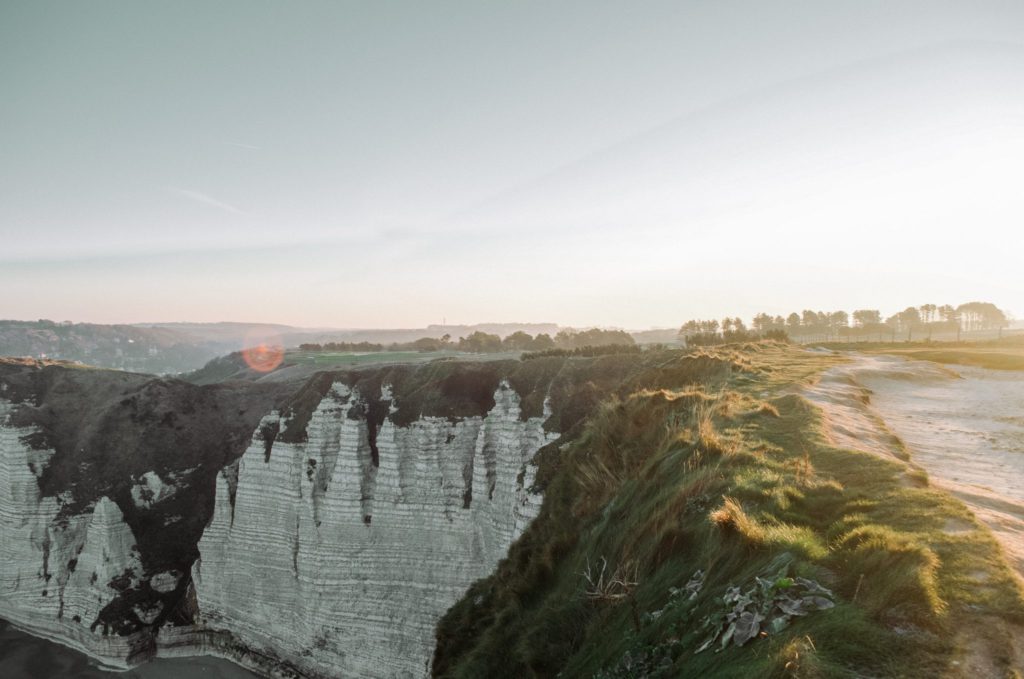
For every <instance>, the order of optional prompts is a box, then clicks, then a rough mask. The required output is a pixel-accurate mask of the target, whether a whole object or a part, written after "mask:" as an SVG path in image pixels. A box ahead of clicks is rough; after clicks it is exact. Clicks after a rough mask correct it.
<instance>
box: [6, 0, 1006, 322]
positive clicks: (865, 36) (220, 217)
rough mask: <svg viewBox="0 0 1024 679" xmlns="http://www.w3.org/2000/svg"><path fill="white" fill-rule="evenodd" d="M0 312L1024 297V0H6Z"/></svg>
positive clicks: (307, 312) (141, 317)
mask: <svg viewBox="0 0 1024 679" xmlns="http://www.w3.org/2000/svg"><path fill="white" fill-rule="evenodd" d="M0 88H2V91H3V92H4V96H3V97H2V99H0V236H2V240H0V290H3V291H4V292H3V295H2V296H0V317H6V318H39V317H47V318H53V319H56V320H63V319H71V320H76V321H97V322H138V321H150V320H152V321H156V320H198V321H213V320H247V321H273V322H282V323H292V324H300V325H314V326H327V325H333V326H345V327H354V326H378V327H379V326H416V325H423V324H425V323H432V322H440V320H441V318H442V317H446V318H447V319H448V320H449V322H478V321H492V320H493V321H498V320H522V321H526V320H549V321H556V322H560V323H565V324H574V325H588V324H602V325H616V326H626V327H634V328H641V327H648V326H654V325H663V326H672V325H677V324H678V323H680V322H681V321H682V320H685V319H686V318H689V317H693V316H721V315H723V314H726V313H729V314H740V315H744V316H749V315H751V314H753V313H755V312H757V311H760V310H766V311H769V312H772V313H782V312H787V311H789V310H792V309H800V308H805V307H813V308H847V309H851V308H854V307H861V306H872V307H882V308H883V309H884V310H894V309H895V308H896V307H902V306H906V305H907V304H921V303H925V302H935V303H943V302H951V303H958V302H962V301H966V300H968V299H975V298H980V299H989V300H991V301H994V302H995V303H997V304H999V305H1001V306H1003V307H1006V308H1008V309H1009V310H1010V311H1011V312H1014V313H1019V314H1024V275H1022V274H1021V264H1020V257H1021V255H1020V253H1021V252H1022V251H1024V247H1022V246H1024V236H1022V233H1024V228H1022V226H1024V224H1022V218H1024V192H1022V191H1021V190H1020V188H1019V178H1020V177H1021V176H1024V3H1019V2H974V3H963V2H938V1H927V2H912V1H905V2H892V1H891V0H890V1H886V2H829V3H822V2H777V3H763V2H722V1H718V2H710V1H699V2H679V1H676V2H641V3H636V2H619V3H612V2H599V1H591V2H579V3H569V2H559V3H551V2H543V3H541V2H536V3H534V2H514V3H491V2H468V1H467V2H373V3H370V2H324V3H314V2H248V1H247V2H218V3H205V2H176V3H157V2H90V3H77V2H64V3H47V2H21V3H19V2H10V1H7V2H2V3H0Z"/></svg>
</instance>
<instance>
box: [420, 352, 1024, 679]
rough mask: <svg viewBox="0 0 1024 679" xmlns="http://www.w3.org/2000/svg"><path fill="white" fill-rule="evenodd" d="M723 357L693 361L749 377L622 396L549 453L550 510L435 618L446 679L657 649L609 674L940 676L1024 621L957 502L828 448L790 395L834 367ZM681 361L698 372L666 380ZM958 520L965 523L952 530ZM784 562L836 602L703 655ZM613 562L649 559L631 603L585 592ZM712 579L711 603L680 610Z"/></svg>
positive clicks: (638, 566)
mask: <svg viewBox="0 0 1024 679" xmlns="http://www.w3.org/2000/svg"><path fill="white" fill-rule="evenodd" d="M716 351H717V353H714V354H712V353H702V358H700V359H699V360H700V361H722V362H729V363H730V364H731V365H742V366H745V369H744V370H741V371H737V370H726V371H721V372H720V373H718V377H717V378H714V379H710V380H709V379H707V376H708V375H713V374H716V373H714V372H713V371H708V370H707V369H706V365H705V366H704V369H703V370H702V371H701V373H700V377H697V375H696V373H695V379H694V382H695V383H694V384H692V385H690V386H689V387H680V388H677V389H659V390H644V389H640V390H638V391H636V392H635V393H633V394H631V395H629V396H626V397H622V398H618V399H610V400H608V401H607V402H606V403H605V404H604V405H603V406H602V407H601V408H600V409H598V410H597V411H596V413H595V414H594V415H592V416H591V417H590V418H589V420H588V422H587V424H586V426H585V427H584V428H583V430H582V432H581V433H580V434H579V436H578V437H577V438H575V440H573V441H572V442H571V443H569V444H568V445H565V446H564V448H563V449H562V450H561V451H560V452H555V453H553V452H552V451H551V450H548V451H547V452H546V453H545V454H544V455H542V456H541V465H542V466H541V470H540V474H539V476H541V477H544V478H546V479H547V481H546V484H545V485H546V496H545V500H544V504H543V507H542V510H541V514H540V516H539V517H538V518H537V519H536V520H535V521H534V523H533V524H532V525H531V526H530V528H529V529H528V530H527V531H526V533H525V534H524V535H523V537H522V538H521V539H520V540H519V541H518V542H516V543H515V544H514V545H513V547H512V549H511V550H510V553H509V557H508V558H507V559H506V560H504V561H503V562H502V563H501V564H500V565H499V567H498V569H497V570H496V572H495V573H494V574H493V575H492V576H490V577H488V578H486V579H484V580H481V581H479V582H478V583H476V584H474V585H473V586H472V587H471V588H470V590H469V591H468V592H467V594H466V596H465V597H464V598H463V599H462V600H461V601H460V602H459V603H458V604H457V605H456V606H454V607H453V608H452V609H451V610H450V611H449V612H448V614H447V615H446V616H445V617H444V619H443V620H442V621H441V623H440V625H439V628H438V648H437V653H436V656H435V661H434V671H435V673H436V674H437V675H439V676H446V677H466V678H468V677H480V676H516V677H532V676H537V677H544V676H555V675H560V676H563V677H589V676H595V675H598V674H599V673H601V672H614V671H617V670H616V668H618V669H621V668H623V667H626V666H627V665H628V666H630V667H632V666H633V664H636V662H637V661H636V660H635V659H636V658H646V657H655V656H656V657H658V658H659V659H660V660H659V663H661V664H659V665H657V667H654V668H646V669H645V670H644V672H643V673H640V672H639V671H638V672H637V673H634V674H632V675H630V674H629V673H628V672H627V673H626V674H614V673H612V674H608V675H607V676H666V677H668V676H673V677H674V676H693V677H698V676H699V677H745V678H747V677H772V676H778V677H783V676H799V677H819V676H821V677H826V676H837V677H853V676H908V677H909V676H942V675H943V674H944V673H947V672H949V671H951V669H952V668H955V665H954V664H953V663H954V662H956V658H958V657H959V656H958V654H959V653H961V652H962V651H963V649H962V648H960V646H959V645H960V642H959V641H957V639H958V638H959V637H958V636H957V635H958V634H961V633H962V631H963V630H964V629H965V628H966V627H965V626H970V625H975V626H977V625H979V624H980V623H979V621H980V620H984V621H985V624H989V625H996V626H999V627H1000V629H1009V626H1012V625H1016V624H1018V623H1020V622H1021V621H1024V595H1022V592H1021V589H1020V587H1019V585H1018V584H1017V582H1016V581H1015V580H1014V578H1013V576H1012V575H1011V573H1010V571H1009V569H1008V567H1007V566H1006V564H1005V562H1004V560H1003V559H1002V557H1001V555H1000V553H999V550H998V547H997V546H996V544H995V542H994V540H993V539H992V538H991V536H990V535H989V534H988V533H987V532H985V531H984V530H982V529H980V528H977V527H976V526H977V525H976V523H975V522H974V521H973V519H971V517H970V515H969V513H968V512H967V511H966V509H965V508H964V507H963V505H961V504H960V503H959V502H958V501H956V500H954V499H952V498H951V497H949V496H948V495H945V494H943V493H940V492H937V491H935V490H932V489H930V488H927V487H922V488H919V487H908V484H906V483H905V482H904V479H905V474H904V471H905V467H904V465H902V463H897V462H892V461H887V460H883V459H880V458H877V457H875V456H872V455H869V454H867V453H862V452H858V451H850V450H841V449H836V448H834V447H831V446H830V445H829V444H828V443H827V442H826V440H825V438H824V437H823V435H822V432H821V426H820V419H819V417H820V416H819V413H818V411H817V410H816V409H815V408H814V407H813V406H811V405H810V404H809V403H808V402H806V401H805V400H804V399H802V398H801V397H799V396H797V395H794V394H793V393H792V386H793V385H794V384H796V383H800V382H801V381H803V380H805V379H807V378H808V377H810V376H812V375H813V374H814V373H815V372H816V371H818V370H821V369H823V368H824V367H826V366H827V365H828V364H830V363H831V362H834V361H835V360H836V359H835V358H834V357H830V356H827V355H822V354H818V355H815V354H811V353H809V352H804V351H800V350H798V349H793V348H785V347H782V346H778V345H770V344H769V345H753V346H748V347H745V348H740V349H738V350H737V349H732V350H730V349H727V348H726V349H717V350H716ZM683 361H690V362H691V363H690V365H696V364H694V363H693V361H694V358H693V357H689V358H686V359H684V358H676V359H674V360H673V361H671V362H668V363H666V364H665V365H664V366H663V369H664V370H666V371H673V370H675V371H681V370H685V369H684V368H681V365H682V362H683ZM676 376H677V377H681V376H682V375H681V373H679V374H677V375H676ZM656 381H657V380H653V379H652V382H656ZM679 381H680V382H682V381H685V380H679ZM697 382H699V383H697ZM661 383H665V381H664V380H661ZM549 466H550V467H551V469H547V467H549ZM552 470H553V471H552ZM950 517H956V518H958V519H960V520H962V521H964V522H968V524H969V525H970V526H971V530H968V531H963V532H958V533H956V534H950V533H947V532H946V531H945V530H944V526H946V524H947V521H948V520H949V519H950ZM780 555H786V556H784V557H783V558H788V559H791V560H792V565H791V569H792V574H793V575H799V576H803V577H807V578H811V579H814V580H816V581H818V582H821V583H822V584H824V585H825V586H827V587H830V588H831V589H833V591H834V592H835V593H836V596H837V605H836V606H835V608H832V609H830V610H823V611H817V612H814V613H812V614H810V615H808V616H807V617H806V618H797V619H796V622H795V624H792V625H791V626H790V627H787V628H786V629H784V630H782V631H781V632H779V633H777V634H771V635H769V636H767V637H766V638H762V639H755V640H754V641H751V642H750V643H749V644H747V645H745V646H742V647H735V646H728V647H727V648H725V649H724V650H722V651H721V652H720V653H714V652H712V651H707V652H704V653H701V654H695V652H694V651H695V650H696V648H697V647H698V645H699V644H700V643H701V641H702V640H703V638H704V637H705V636H706V630H704V629H702V627H701V624H700V621H701V620H702V619H703V618H704V617H705V616H708V615H709V614H710V613H711V612H713V611H715V610H720V609H721V602H720V597H721V596H722V594H723V593H724V591H725V589H726V588H727V587H728V586H730V585H740V584H742V583H746V582H750V581H752V580H753V578H754V576H757V575H759V574H762V573H763V572H764V571H765V569H766V568H769V566H770V564H772V563H774V562H775V561H776V560H777V559H779V558H780ZM599 559H603V560H606V562H607V563H608V564H609V567H610V568H614V567H616V566H617V565H618V564H631V568H635V580H636V586H635V587H634V588H632V590H631V593H630V596H629V597H626V598H624V599H623V600H622V601H620V602H618V603H610V602H607V601H605V602H602V601H597V600H595V599H594V598H592V597H590V598H588V597H587V596H586V591H587V580H586V578H584V577H583V575H582V574H583V573H584V572H586V570H587V568H588V565H589V564H593V563H595V562H597V560H599ZM698 570H703V571H705V572H706V573H707V576H706V581H705V582H704V585H703V588H702V590H701V592H700V594H699V596H697V598H696V599H694V600H693V601H692V602H688V603H687V605H685V606H667V605H666V604H667V601H668V600H669V596H670V589H671V588H680V587H683V586H684V584H685V583H686V582H687V581H688V580H689V579H690V578H691V577H692V576H693V574H694V573H695V572H696V571H698ZM978 571H983V572H984V578H982V580H983V581H984V586H977V581H978V577H977V572H978ZM632 572H633V571H631V573H632ZM654 612H658V613H659V614H658V615H657V616H654V615H650V614H651V613H654ZM640 620H646V621H647V622H645V623H643V624H641V623H640V622H639V621H640ZM624 659H625V661H624ZM997 660H998V659H997ZM626 661H628V662H626ZM998 662H1004V663H1008V662H1009V660H1006V659H1004V660H998ZM1007 667H1008V665H1007ZM1007 671H1009V670H1008V669H1007ZM630 672H632V670H630Z"/></svg>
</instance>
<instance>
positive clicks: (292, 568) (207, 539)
mask: <svg viewBox="0 0 1024 679" xmlns="http://www.w3.org/2000/svg"><path fill="white" fill-rule="evenodd" d="M519 401H520V399H519V397H518V395H517V394H516V393H515V391H513V390H512V389H511V387H509V386H508V384H507V383H502V384H501V385H500V386H499V387H498V389H497V390H496V392H495V393H494V406H493V408H491V410H490V411H489V412H487V413H486V414H485V415H484V416H477V417H466V418H463V419H459V420H455V421H453V420H449V419H447V418H441V417H423V418H420V419H417V420H415V421H413V422H412V423H410V424H409V425H408V426H403V427H399V426H396V425H395V424H394V423H393V422H391V421H390V420H387V419H385V420H384V422H383V423H382V424H381V425H380V427H379V428H378V429H377V430H376V431H375V432H373V423H372V421H370V422H368V420H367V419H366V417H365V416H364V415H362V414H359V413H362V412H365V411H370V412H372V411H373V410H374V409H375V408H374V406H384V407H385V408H386V409H388V410H390V409H391V408H393V406H392V396H391V393H390V389H389V388H388V386H387V385H384V388H383V389H382V390H381V391H380V392H378V393H374V394H362V393H360V392H359V391H358V390H356V389H350V388H349V387H348V386H347V385H345V384H344V383H341V382H338V383H335V384H334V385H332V387H331V389H330V391H329V392H328V394H327V395H326V396H325V397H324V398H323V400H322V401H321V402H320V404H319V405H318V406H317V408H316V410H315V412H314V413H313V415H312V417H311V418H310V421H309V424H308V427H307V431H308V441H306V442H304V443H282V442H275V441H274V440H272V439H271V438H270V436H269V434H268V433H267V432H273V431H275V430H277V429H278V428H283V427H284V426H285V423H284V422H282V418H281V417H280V416H279V415H277V414H273V415H270V416H268V417H267V418H265V419H264V422H263V423H262V424H261V426H260V428H259V429H258V430H257V433H256V435H255V436H254V438H253V442H252V445H251V446H250V447H249V449H248V450H247V451H246V452H245V455H243V457H242V459H241V460H240V461H239V463H238V465H237V468H228V469H226V470H225V471H224V472H223V473H222V474H221V475H220V477H219V478H218V480H217V499H216V510H215V512H214V517H213V520H212V521H211V522H210V525H209V527H208V528H207V529H206V532H205V533H204V534H203V538H202V540H201V541H200V543H199V552H200V558H199V559H198V560H197V561H196V563H195V566H194V567H193V580H194V582H195V586H196V594H197V602H198V608H199V611H200V622H201V624H202V625H203V626H205V627H206V628H209V629H215V630H227V631H230V632H231V633H232V634H233V636H234V637H235V639H236V641H238V642H240V643H242V644H243V645H244V646H246V647H247V648H248V649H250V650H257V651H258V652H259V653H260V654H262V655H268V656H276V657H278V658H280V659H281V660H283V661H284V662H286V663H287V664H290V665H293V666H295V667H296V668H298V669H299V670H301V671H302V672H304V673H307V674H312V675H315V676H358V677H406V676H408V677H412V676H417V677H419V676H424V675H427V674H428V673H429V661H430V657H431V655H432V653H433V647H434V627H435V625H436V622H437V620H438V619H439V618H440V616H441V615H442V614H443V613H444V611H445V610H446V609H447V608H448V607H449V606H451V605H452V604H453V603H454V602H455V601H456V600H458V598H459V597H460V596H461V595H462V593H463V592H464V591H465V589H466V588H467V587H468V586H469V585H470V584H471V583H472V582H473V581H475V580H477V579H479V578H481V577H484V576H485V575H486V574H488V573H490V572H491V570H493V568H494V566H495V565H496V564H497V562H498V560H499V559H501V558H502V557H503V556H504V555H505V553H506V552H507V550H508V546H509V544H510V543H511V542H512V541H513V540H514V539H515V538H516V537H517V536H518V535H519V534H520V533H521V532H522V531H523V530H524V528H525V526H526V525H527V523H528V522H529V521H530V519H532V518H533V516H534V515H535V514H536V512H537V510H538V508H539V502H540V498H539V497H538V496H537V495H533V494H531V493H530V491H529V488H530V486H531V484H532V481H533V470H534V469H535V467H533V465H531V464H530V459H531V458H532V457H533V455H534V453H535V452H536V451H537V450H538V449H539V448H540V447H541V446H542V445H544V444H545V443H547V442H549V441H551V440H552V439H553V438H554V437H555V435H553V434H549V433H545V432H544V430H543V427H542V423H543V421H544V419H545V418H544V416H543V415H542V416H541V417H533V418H527V419H525V420H522V419H520V403H519Z"/></svg>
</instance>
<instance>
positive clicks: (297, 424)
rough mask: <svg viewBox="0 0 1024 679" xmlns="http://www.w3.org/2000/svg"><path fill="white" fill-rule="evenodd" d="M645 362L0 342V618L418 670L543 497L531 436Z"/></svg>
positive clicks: (128, 650) (541, 437)
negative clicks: (293, 375) (351, 361)
mask: <svg viewBox="0 0 1024 679" xmlns="http://www.w3.org/2000/svg"><path fill="white" fill-rule="evenodd" d="M641 363H642V361H641V359H640V358H639V357H638V356H617V357H605V358H598V359H579V360H577V359H565V358H561V357H558V358H550V359H537V360H533V361H527V362H519V361H499V362H488V363H472V362H470V363H457V362H448V363H437V364H425V365H419V366H390V367H386V368H377V369H367V370H362V371H350V372H343V373H320V374H317V375H315V376H313V377H312V378H310V379H308V380H306V381H304V382H301V383H294V382H292V383H278V382H275V383H271V384H261V383H234V384H230V385H227V384H224V385H210V386H202V387H200V386H195V385H192V384H187V383H184V382H180V381H175V380H161V379H153V378H151V377H149V376H144V375H132V374H128V373H117V372H111V371H100V370H87V369H72V368H69V367H67V366H61V365H45V364H40V363H34V362H17V361H6V362H5V361H0V546H2V548H3V554H4V557H5V559H4V560H3V561H2V562H0V617H3V618H6V619H8V620H10V621H12V622H14V623H15V624H16V625H18V626H20V627H23V628H25V629H27V630H28V631H31V632H33V633H36V634H39V635H42V636H48V637H51V638H54V639H55V640H57V641H60V642H62V643H66V644H68V645H72V646H75V647H77V648H79V649H81V650H83V651H85V652H87V653H89V654H91V655H93V656H95V657H98V658H100V659H102V660H103V661H104V662H106V663H107V664H109V665H114V666H120V667H126V666H130V665H132V664H136V663H138V662H142V661H144V660H145V659H147V658H149V657H152V656H154V655H192V654H199V653H206V654H211V653H212V654H216V655H222V656H225V657H229V658H231V659H234V660H236V661H238V662H240V663H242V664H244V665H247V666H249V667H252V668H254V669H257V670H258V671H261V672H264V673H266V674H268V675H269V674H275V675H289V674H291V675H294V674H301V675H302V676H309V677H333V676H366V677H395V676H407V677H409V676H411V677H419V676H425V675H427V674H429V672H430V662H431V657H432V653H433V648H434V643H435V628H436V623H437V621H438V619H440V617H441V616H442V615H443V614H444V612H445V610H447V609H448V608H449V607H450V606H451V605H452V604H453V603H454V602H455V601H457V600H458V599H459V598H460V597H461V596H463V595H464V593H465V591H466V589H467V588H468V587H469V585H470V584H471V583H473V582H474V581H476V580H478V579H480V578H483V577H485V576H487V575H488V574H489V573H491V572H492V571H493V570H494V567H495V566H496V564H497V563H498V562H499V561H500V560H501V559H502V558H503V557H504V556H505V555H506V554H507V551H508V547H509V545H510V544H511V543H512V542H513V541H514V540H515V539H516V538H517V537H518V536H519V535H520V534H521V533H522V532H523V531H524V530H525V528H526V526H527V525H528V524H529V523H530V521H531V520H532V519H533V517H534V516H536V514H537V512H538V511H539V508H540V501H541V497H540V494H539V493H537V492H535V490H536V487H538V486H543V485H544V483H545V479H543V478H541V479H536V478H535V475H536V472H537V467H536V466H535V465H534V464H533V460H534V457H535V455H536V454H537V453H538V451H540V450H541V449H544V450H545V452H544V453H543V454H544V455H546V456H549V459H550V456H552V455H553V456H556V457H557V455H558V453H557V447H556V445H553V441H554V440H555V439H556V438H558V436H559V432H568V431H570V430H573V428H574V427H575V426H576V425H577V424H578V423H579V422H580V421H582V419H583V418H584V417H585V416H586V414H587V413H588V412H590V411H591V410H592V409H593V407H594V406H595V404H596V403H597V402H598V400H599V399H601V398H603V397H604V396H606V395H607V394H609V393H610V392H612V391H614V390H615V388H617V387H618V386H620V385H621V384H623V383H624V380H625V378H626V377H627V376H629V375H635V374H637V373H638V371H642V369H643V365H641ZM549 444H552V445H549ZM545 446H547V447H546V448H545Z"/></svg>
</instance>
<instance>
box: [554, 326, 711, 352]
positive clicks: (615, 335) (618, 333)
mask: <svg viewBox="0 0 1024 679" xmlns="http://www.w3.org/2000/svg"><path fill="white" fill-rule="evenodd" d="M716 324H717V321H716ZM613 344H625V345H633V344H636V340H634V339H633V336H632V335H630V334H629V333H628V332H625V331H623V330H602V329H600V328H591V329H590V330H583V331H578V332H577V331H572V330H561V331H559V332H558V334H557V335H555V346H556V347H558V348H559V349H581V348H583V347H604V346H610V345H613Z"/></svg>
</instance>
